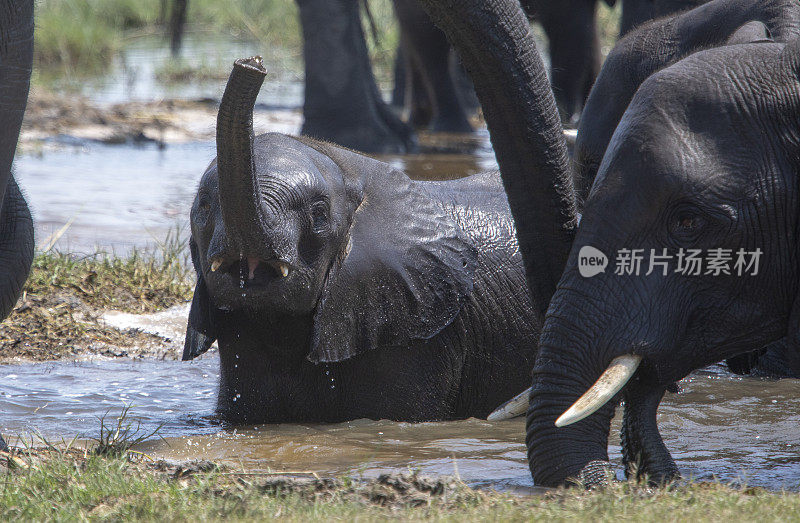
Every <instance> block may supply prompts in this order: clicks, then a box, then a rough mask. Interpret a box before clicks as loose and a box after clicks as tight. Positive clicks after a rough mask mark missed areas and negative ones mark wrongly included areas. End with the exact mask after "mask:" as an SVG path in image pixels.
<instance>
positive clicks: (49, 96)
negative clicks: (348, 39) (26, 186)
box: [20, 88, 302, 152]
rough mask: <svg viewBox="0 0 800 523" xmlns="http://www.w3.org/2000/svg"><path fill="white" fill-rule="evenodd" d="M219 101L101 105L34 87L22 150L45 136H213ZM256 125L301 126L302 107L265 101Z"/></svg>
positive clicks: (106, 139)
mask: <svg viewBox="0 0 800 523" xmlns="http://www.w3.org/2000/svg"><path fill="white" fill-rule="evenodd" d="M217 105H218V101H217V100H214V99H210V98H203V99H197V100H154V101H142V102H126V103H118V104H111V105H103V104H98V103H95V102H92V101H90V100H89V99H87V98H85V97H82V96H79V95H69V94H63V93H58V94H56V93H52V92H50V91H47V90H45V89H41V88H39V89H34V90H33V91H32V92H31V95H30V98H29V100H28V107H27V110H26V111H25V120H24V123H23V127H22V134H21V136H20V144H21V147H22V148H23V152H24V151H29V150H35V149H36V147H37V146H40V145H41V143H42V142H45V141H53V140H56V141H59V142H61V143H70V142H71V141H72V142H80V141H92V142H100V143H106V144H147V143H155V144H159V145H167V144H170V143H186V142H192V141H200V140H211V139H213V138H214V129H215V125H216V117H217ZM259 109H260V110H259V111H258V115H257V124H258V125H257V127H258V126H260V127H264V128H275V127H286V131H290V129H295V128H299V125H300V119H301V116H302V115H301V114H300V112H299V110H293V109H280V108H274V107H267V106H262V107H260V108H259Z"/></svg>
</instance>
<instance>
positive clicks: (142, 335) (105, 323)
mask: <svg viewBox="0 0 800 523" xmlns="http://www.w3.org/2000/svg"><path fill="white" fill-rule="evenodd" d="M183 256H184V254H183V251H182V245H181V244H173V245H172V246H171V247H170V250H168V251H165V252H162V253H153V252H151V253H141V252H136V253H134V254H133V255H131V256H130V257H128V258H124V259H121V258H110V257H107V256H105V255H96V256H89V257H74V256H70V255H67V254H59V253H46V254H41V255H39V256H38V257H37V258H36V259H35V260H34V264H33V268H32V271H31V275H30V277H29V279H28V281H27V283H26V284H25V290H24V292H23V294H22V297H21V298H20V300H19V301H18V303H17V305H16V306H15V307H14V310H13V311H12V313H11V314H10V315H9V317H8V318H7V319H6V320H5V321H4V322H3V323H2V324H0V363H11V362H21V361H48V360H59V359H70V358H72V359H74V358H85V357H88V356H105V357H115V358H123V357H124V358H143V357H148V358H160V359H176V358H178V357H180V351H179V349H180V345H181V344H182V341H183V340H182V337H179V336H180V335H179V334H177V335H175V334H173V335H170V334H169V333H162V334H161V335H157V334H152V333H148V332H145V331H144V330H142V329H139V328H130V327H126V326H124V325H120V324H119V322H114V321H110V320H109V319H107V318H106V316H105V315H107V314H108V311H109V310H113V311H120V312H124V313H145V312H156V311H161V310H164V309H167V308H169V307H172V306H174V305H178V304H181V303H185V302H187V301H188V300H189V299H190V298H191V291H192V281H191V275H190V273H189V272H188V271H187V269H186V267H185V265H184V263H185V262H184V260H183V259H182V258H183ZM115 325H116V326H115Z"/></svg>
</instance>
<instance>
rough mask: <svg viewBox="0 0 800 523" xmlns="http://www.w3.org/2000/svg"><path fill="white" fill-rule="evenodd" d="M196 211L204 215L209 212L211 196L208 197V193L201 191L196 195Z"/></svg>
mask: <svg viewBox="0 0 800 523" xmlns="http://www.w3.org/2000/svg"><path fill="white" fill-rule="evenodd" d="M197 210H198V211H200V212H201V213H203V214H206V213H208V212H209V211H210V210H211V196H209V195H208V193H206V192H204V191H203V192H201V193H200V194H198V196H197Z"/></svg>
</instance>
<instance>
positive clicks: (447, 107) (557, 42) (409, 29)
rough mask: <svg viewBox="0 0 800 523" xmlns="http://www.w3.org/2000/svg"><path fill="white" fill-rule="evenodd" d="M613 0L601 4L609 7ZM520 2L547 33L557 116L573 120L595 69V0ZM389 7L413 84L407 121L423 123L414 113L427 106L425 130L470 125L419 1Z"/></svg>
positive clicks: (439, 39) (444, 47)
mask: <svg viewBox="0 0 800 523" xmlns="http://www.w3.org/2000/svg"><path fill="white" fill-rule="evenodd" d="M615 1H616V0H606V3H607V4H608V5H609V6H613V5H614V3H615ZM522 5H523V8H524V9H525V11H526V13H527V14H528V16H529V17H530V18H532V19H534V20H536V21H537V22H539V23H540V24H541V25H542V27H543V28H544V30H545V33H546V34H547V38H548V40H549V42H550V61H551V81H552V86H553V90H554V91H555V96H556V103H557V105H558V108H559V112H560V114H561V117H562V120H563V121H564V122H572V123H574V122H575V121H577V118H578V116H579V114H580V112H581V109H582V108H583V102H584V100H585V99H586V96H587V95H588V94H589V89H590V88H591V87H592V83H593V82H594V78H595V76H596V75H597V72H598V71H599V70H600V62H601V57H600V44H599V41H598V39H597V26H596V20H595V18H596V17H595V11H596V7H597V0H567V1H565V2H550V1H544V0H523V1H522ZM394 6H395V12H396V13H397V18H398V20H399V22H400V30H401V40H402V54H403V56H404V57H405V59H406V62H405V63H406V64H408V67H406V68H405V71H404V72H405V78H406V80H405V81H406V85H407V86H408V85H409V84H410V85H413V86H415V87H416V88H415V89H412V92H411V96H408V95H406V98H407V103H406V106H407V108H408V112H409V113H410V115H411V116H410V121H411V122H412V123H416V124H420V123H421V124H422V125H426V124H427V123H428V120H429V119H428V118H416V117H415V115H417V114H419V113H420V112H423V114H424V112H425V109H426V108H430V109H429V110H430V113H431V115H432V117H431V118H430V121H431V125H430V127H431V130H434V131H448V132H465V131H469V130H471V127H469V123H468V121H467V116H466V113H465V111H464V108H463V106H464V105H465V104H464V95H463V94H462V90H461V89H459V88H458V84H459V81H458V78H457V77H456V76H455V75H454V72H455V71H457V69H456V68H453V67H452V66H451V64H450V63H449V62H448V57H449V56H450V52H449V51H450V46H449V44H448V42H447V40H446V38H445V36H444V34H443V33H442V32H441V30H439V29H437V28H436V27H434V26H433V24H432V23H431V22H430V19H429V18H428V17H427V16H426V15H425V12H424V10H423V9H422V6H421V5H420V0H394ZM409 77H411V79H409ZM417 77H418V78H419V79H416V78H417ZM397 81H398V79H397V75H396V78H395V82H397ZM467 92H468V91H467Z"/></svg>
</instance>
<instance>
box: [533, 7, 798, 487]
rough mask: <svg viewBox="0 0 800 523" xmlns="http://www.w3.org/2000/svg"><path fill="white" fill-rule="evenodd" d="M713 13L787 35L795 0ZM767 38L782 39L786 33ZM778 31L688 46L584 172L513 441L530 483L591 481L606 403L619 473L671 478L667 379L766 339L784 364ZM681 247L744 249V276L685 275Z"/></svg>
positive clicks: (785, 100)
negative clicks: (658, 258)
mask: <svg viewBox="0 0 800 523" xmlns="http://www.w3.org/2000/svg"><path fill="white" fill-rule="evenodd" d="M714 4H716V5H714ZM721 6H725V7H728V8H731V9H734V10H741V12H742V13H751V14H752V13H755V12H759V10H762V9H767V10H772V9H774V10H778V11H782V13H783V14H782V16H781V18H782V20H783V22H784V23H786V24H792V25H794V24H795V22H796V20H797V16H798V15H797V9H798V4H797V2H788V1H783V2H782V1H757V0H749V1H747V0H730V1H728V2H727V3H720V2H712V3H711V4H708V5H706V6H702V7H700V8H698V9H697V11H699V10H701V9H705V10H707V11H706V12H709V13H710V12H714V11H713V10H715V9H718V8H720V7H721ZM708 10H711V11H708ZM729 14H730V15H731V16H732V15H733V13H732V12H729ZM677 18H680V17H677ZM753 19H755V20H756V21H759V22H761V23H766V22H765V21H762V19H761V18H759V17H758V16H756V17H754V18H753ZM751 20H752V19H751ZM739 21H740V23H742V22H746V21H747V17H743V18H740V20H739ZM706 22H708V23H704V24H701V27H698V30H699V31H700V32H701V33H704V36H707V35H712V36H713V35H714V32H713V30H712V29H711V27H712V26H715V25H717V24H719V25H721V26H726V25H727V18H725V17H722V18H720V17H717V18H714V19H712V20H708V21H706ZM750 27H751V28H752V26H750ZM782 27H787V29H786V30H787V33H785V34H784V35H783V36H784V37H787V38H788V37H789V36H790V33H789V32H788V31H789V29H788V25H787V26H782ZM795 27H796V26H795ZM734 29H735V28H734ZM791 31H796V29H791ZM746 32H747V33H749V34H753V33H752V32H751V31H750V30H749V29H748V30H747V31H746ZM775 36H776V34H775V33H773V37H775ZM794 36H795V38H794V39H793V40H792V41H791V42H790V43H788V44H786V43H780V42H770V41H763V42H756V43H744V44H740V45H729V46H722V47H713V48H711V49H704V50H701V51H698V52H696V53H693V54H690V55H689V56H687V57H685V58H683V59H682V60H679V61H677V62H675V63H673V64H671V65H668V66H667V67H665V68H663V69H661V70H660V71H658V72H655V73H654V74H652V75H650V76H649V77H648V78H647V79H646V80H644V81H643V82H642V83H641V85H640V86H639V88H638V90H637V91H636V94H635V95H634V96H633V98H632V100H631V102H630V105H629V106H628V108H627V110H626V111H625V112H624V115H623V116H622V118H621V120H620V121H619V124H618V125H617V126H616V130H615V131H614V134H613V136H612V137H611V139H610V141H609V143H608V147H607V150H606V152H605V155H604V157H603V159H602V161H601V162H600V165H599V168H598V173H597V177H596V179H595V181H594V184H593V185H592V187H591V191H590V193H589V197H588V200H587V202H586V206H585V208H584V211H583V217H582V221H581V226H580V229H579V231H578V233H577V236H576V238H575V242H574V244H573V247H572V251H571V253H570V256H569V260H568V263H567V267H566V270H565V271H564V274H563V276H562V278H561V281H560V282H559V285H558V290H557V291H556V294H555V295H554V296H553V299H552V301H551V304H550V308H549V310H548V313H547V318H546V321H545V326H544V329H543V332H542V335H541V338H540V348H539V354H538V356H537V360H536V365H535V367H534V372H533V385H532V389H531V393H530V407H529V410H528V417H527V438H526V442H527V446H528V457H529V461H530V466H531V471H532V473H533V477H534V481H535V482H536V483H537V484H540V485H557V484H562V483H564V482H565V481H567V480H568V479H569V478H578V479H579V480H582V481H583V482H584V483H593V482H599V481H603V479H604V478H605V477H606V476H605V474H606V471H607V467H608V465H607V462H608V455H607V448H608V431H609V427H610V422H611V418H612V416H613V414H614V410H615V407H616V405H617V404H618V401H619V399H620V397H623V398H624V400H625V414H624V418H623V427H622V444H623V452H622V453H623V460H624V462H625V463H626V465H627V467H626V468H627V470H628V472H629V473H631V472H632V471H634V470H635V471H636V473H637V474H638V476H639V477H647V478H649V479H650V480H651V481H654V482H663V481H666V480H668V479H670V478H673V477H675V476H676V475H677V467H676V465H675V462H674V461H673V459H672V457H671V456H670V454H669V451H668V450H667V449H666V447H665V446H664V443H663V440H662V439H661V436H660V434H659V431H658V427H657V423H656V411H657V408H658V405H659V402H660V401H661V398H662V396H663V394H664V392H665V390H667V388H668V387H670V386H671V384H672V383H674V382H675V381H677V380H680V379H681V378H683V377H684V376H686V375H687V374H688V373H690V372H691V371H693V370H695V369H698V368H701V367H703V366H706V365H708V364H711V363H714V362H717V361H720V360H723V359H726V358H731V357H733V356H736V355H738V354H741V353H744V352H748V351H750V350H752V348H753V347H759V346H766V345H767V344H770V343H772V342H775V341H777V340H779V339H784V340H785V342H786V344H787V350H788V349H790V350H791V351H793V354H794V355H795V358H796V357H797V356H796V355H797V354H798V345H797V340H798V305H797V304H798V302H797V296H798V292H800V263H798V252H800V251H798V248H800V245H799V244H798V238H797V234H796V233H797V227H798V223H800V204H799V202H798V194H800V187H798V186H799V185H800V179H798V173H800V162H799V161H798V158H800V154H799V153H800V141H798V137H799V136H800V128H798V122H799V121H800V76H799V74H800V40H798V39H797V38H796V34H794ZM587 246H591V247H593V248H595V249H599V250H600V251H602V252H604V253H606V254H608V255H610V256H612V258H613V256H614V253H620V252H621V249H626V248H627V249H643V250H644V252H651V253H652V252H656V253H658V254H664V253H665V252H667V253H669V254H671V255H672V258H671V260H672V261H671V262H670V263H669V265H668V267H667V269H666V270H663V271H662V270H660V269H659V270H655V271H653V272H652V273H651V274H649V275H645V274H644V271H643V272H642V273H641V274H638V273H633V272H632V271H630V272H629V271H616V270H608V271H606V272H605V273H600V274H597V275H594V276H593V277H591V278H589V277H583V276H581V274H580V270H579V257H580V251H581V249H583V248H585V247H587ZM651 249H652V251H651ZM688 249H700V250H701V252H703V253H706V255H707V254H708V253H713V251H714V250H715V249H723V252H730V253H732V255H733V256H736V253H738V252H742V253H754V254H755V253H760V266H759V268H758V270H757V271H751V272H749V273H748V272H746V273H744V274H737V273H736V271H733V272H730V273H727V274H726V273H724V272H721V273H720V274H719V275H715V273H714V272H708V271H707V270H706V271H705V272H701V273H700V274H694V273H690V274H687V273H686V271H685V270H684V271H681V270H679V269H680V266H679V265H677V264H678V263H679V261H680V257H679V253H681V252H683V253H684V254H685V253H686V252H688ZM740 250H741V251H740ZM651 255H652V254H651ZM617 256H619V255H617ZM751 261H752V260H751ZM612 263H613V262H612ZM617 264H619V261H617ZM703 268H704V269H706V267H703ZM598 378H599V379H598ZM595 380H597V381H596V385H595V386H593V385H592V384H593V383H595ZM620 390H621V391H622V392H621V394H620V392H619V391H620ZM584 392H587V393H586V394H584ZM592 398H594V399H592ZM576 400H577V401H576ZM565 411H566V412H565ZM562 413H563V414H562Z"/></svg>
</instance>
